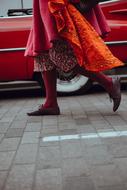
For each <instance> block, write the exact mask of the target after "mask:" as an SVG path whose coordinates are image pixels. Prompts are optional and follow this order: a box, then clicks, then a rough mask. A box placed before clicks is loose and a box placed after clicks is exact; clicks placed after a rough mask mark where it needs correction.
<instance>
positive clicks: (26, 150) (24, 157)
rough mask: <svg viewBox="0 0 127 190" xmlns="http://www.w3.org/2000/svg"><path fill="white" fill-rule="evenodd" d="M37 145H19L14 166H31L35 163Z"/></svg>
mask: <svg viewBox="0 0 127 190" xmlns="http://www.w3.org/2000/svg"><path fill="white" fill-rule="evenodd" d="M37 149H38V145H37V144H21V145H20V146H19V148H18V151H17V154H16V157H15V163H16V164H31V163H35V161H36V155H37Z"/></svg>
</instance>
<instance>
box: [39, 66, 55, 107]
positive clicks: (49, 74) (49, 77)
mask: <svg viewBox="0 0 127 190" xmlns="http://www.w3.org/2000/svg"><path fill="white" fill-rule="evenodd" d="M42 76H43V81H44V85H45V90H46V101H45V103H44V104H43V107H44V108H56V107H58V103H57V91H56V78H57V77H56V69H53V70H50V71H43V72H42Z"/></svg>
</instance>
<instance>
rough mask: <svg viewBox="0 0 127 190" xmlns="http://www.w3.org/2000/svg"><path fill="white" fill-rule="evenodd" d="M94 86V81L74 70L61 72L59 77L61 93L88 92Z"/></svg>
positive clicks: (58, 90)
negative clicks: (76, 73) (75, 72)
mask: <svg viewBox="0 0 127 190" xmlns="http://www.w3.org/2000/svg"><path fill="white" fill-rule="evenodd" d="M91 86H92V82H91V81H90V80H89V79H88V78H87V77H84V76H82V75H75V74H74V73H73V72H69V73H62V74H61V73H60V74H58V77H57V92H58V93H59V94H68V95H69V94H78V93H86V92H87V91H88V90H89V89H90V88H91Z"/></svg>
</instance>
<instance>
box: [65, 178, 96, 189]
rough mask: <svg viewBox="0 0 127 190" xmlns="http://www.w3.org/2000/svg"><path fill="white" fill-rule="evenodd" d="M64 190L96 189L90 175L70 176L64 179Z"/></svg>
mask: <svg viewBox="0 0 127 190" xmlns="http://www.w3.org/2000/svg"><path fill="white" fill-rule="evenodd" d="M63 190H95V187H94V184H93V182H92V180H91V179H90V177H68V178H65V179H64V180H63Z"/></svg>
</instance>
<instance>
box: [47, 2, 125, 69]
mask: <svg viewBox="0 0 127 190" xmlns="http://www.w3.org/2000/svg"><path fill="white" fill-rule="evenodd" d="M48 6H49V10H50V12H51V13H52V14H53V15H54V17H55V20H56V26H57V30H58V32H59V35H60V37H62V38H64V39H66V40H67V41H68V42H69V43H70V44H71V46H72V48H73V51H74V53H75V56H76V58H77V61H78V64H79V65H80V66H82V67H85V69H87V70H90V71H95V72H99V71H104V70H108V69H112V68H114V67H118V66H122V65H123V63H122V62H121V61H120V60H119V59H117V58H116V57H115V56H113V55H112V53H111V52H110V50H109V49H108V47H107V46H106V45H105V43H104V41H103V40H102V39H101V37H100V36H99V35H98V34H97V32H96V31H95V30H94V28H93V27H92V26H91V25H90V24H89V23H88V21H87V20H86V19H85V18H84V16H82V15H81V14H80V12H79V11H78V10H77V9H76V8H75V7H74V6H73V5H72V4H70V3H67V1H64V0H49V2H48Z"/></svg>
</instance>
